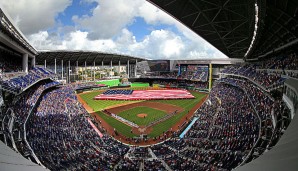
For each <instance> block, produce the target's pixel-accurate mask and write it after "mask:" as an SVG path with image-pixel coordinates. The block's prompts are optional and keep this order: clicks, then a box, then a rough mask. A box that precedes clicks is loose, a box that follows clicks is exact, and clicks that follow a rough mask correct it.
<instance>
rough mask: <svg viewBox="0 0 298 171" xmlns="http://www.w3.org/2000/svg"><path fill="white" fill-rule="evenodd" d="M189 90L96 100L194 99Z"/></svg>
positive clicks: (107, 96)
mask: <svg viewBox="0 0 298 171" xmlns="http://www.w3.org/2000/svg"><path fill="white" fill-rule="evenodd" d="M194 98H195V97H194V96H193V95H192V94H191V93H190V92H189V91H187V90H181V89H165V90H164V89H162V90H134V91H133V92H132V93H131V94H121V93H120V94H99V95H97V96H96V97H94V99H96V100H166V99H194Z"/></svg>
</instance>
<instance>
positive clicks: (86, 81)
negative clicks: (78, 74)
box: [84, 61, 87, 82]
mask: <svg viewBox="0 0 298 171" xmlns="http://www.w3.org/2000/svg"><path fill="white" fill-rule="evenodd" d="M86 68H87V63H86V61H85V68H84V71H85V81H86V82H87V70H86Z"/></svg>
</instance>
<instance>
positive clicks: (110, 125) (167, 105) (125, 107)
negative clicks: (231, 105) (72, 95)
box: [78, 91, 206, 138]
mask: <svg viewBox="0 0 298 171" xmlns="http://www.w3.org/2000/svg"><path fill="white" fill-rule="evenodd" d="M101 93H102V91H94V92H85V93H82V94H79V95H78V99H79V101H81V103H82V104H83V105H84V107H85V108H86V109H87V111H88V112H89V113H90V114H92V115H93V116H94V117H96V118H100V120H101V121H103V122H105V123H106V124H103V125H104V127H105V129H106V130H110V131H108V132H110V133H113V132H114V131H115V130H116V131H117V133H118V134H120V135H121V136H123V137H128V138H133V137H137V136H139V135H140V134H147V135H148V137H149V138H154V137H158V136H160V135H162V134H163V133H164V132H166V131H168V130H177V128H179V127H180V126H181V125H182V124H185V122H188V121H189V120H188V119H189V118H190V117H191V116H192V115H193V112H194V111H195V110H196V109H197V108H199V107H200V104H201V103H202V101H203V100H204V97H206V94H204V93H200V92H194V91H191V92H190V93H191V94H192V95H193V96H194V97H195V99H179V100H148V101H145V100H138V101H128V100H94V99H93V98H94V97H95V96H97V95H98V94H101ZM109 113H113V114H116V115H118V116H120V117H121V118H124V119H125V120H127V121H129V122H132V123H134V124H136V125H138V127H137V128H136V127H132V126H131V125H128V124H126V123H125V122H122V121H121V120H119V119H116V118H114V117H112V116H111V115H109Z"/></svg>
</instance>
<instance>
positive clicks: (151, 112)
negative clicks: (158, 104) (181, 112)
mask: <svg viewBox="0 0 298 171" xmlns="http://www.w3.org/2000/svg"><path fill="white" fill-rule="evenodd" d="M140 113H145V114H147V117H145V118H140V117H138V116H137V115H138V114H140ZM118 115H119V116H121V117H122V118H124V119H126V120H129V121H131V122H134V123H135V124H137V125H139V126H141V125H143V126H145V125H148V124H149V123H151V122H153V121H155V120H157V119H159V118H161V117H163V116H165V115H167V113H166V112H164V111H161V110H157V109H152V108H149V107H144V106H140V107H135V108H132V109H128V110H125V111H122V112H120V113H118Z"/></svg>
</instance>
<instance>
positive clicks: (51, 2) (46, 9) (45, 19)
mask: <svg viewBox="0 0 298 171" xmlns="http://www.w3.org/2000/svg"><path fill="white" fill-rule="evenodd" d="M70 4H71V0H47V1H43V0H2V1H1V2H0V5H1V6H2V7H3V8H5V10H6V11H7V12H8V13H9V15H10V17H11V18H12V19H13V21H14V22H15V24H16V25H17V27H19V28H21V30H22V32H23V33H24V34H25V35H30V34H33V33H37V32H39V31H41V30H46V29H48V28H49V27H52V26H54V25H55V17H56V16H57V14H58V13H60V12H62V11H64V10H65V8H66V7H67V6H69V5H70Z"/></svg>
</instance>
